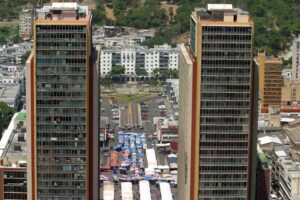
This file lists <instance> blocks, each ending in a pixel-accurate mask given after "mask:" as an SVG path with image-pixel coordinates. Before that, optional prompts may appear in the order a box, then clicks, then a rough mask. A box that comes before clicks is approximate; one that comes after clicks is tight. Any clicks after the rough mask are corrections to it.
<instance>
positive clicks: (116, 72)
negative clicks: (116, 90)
mask: <svg viewBox="0 0 300 200" xmlns="http://www.w3.org/2000/svg"><path fill="white" fill-rule="evenodd" d="M125 70H126V68H125V67H123V66H114V67H112V69H111V73H112V75H121V74H124V73H125Z"/></svg>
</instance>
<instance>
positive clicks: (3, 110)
mask: <svg viewBox="0 0 300 200" xmlns="http://www.w3.org/2000/svg"><path fill="white" fill-rule="evenodd" d="M14 113H15V110H14V109H13V108H11V107H9V106H8V105H7V104H6V103H5V102H3V101H0V135H1V136H2V132H3V131H4V129H6V128H7V126H8V125H9V122H10V120H11V118H12V116H13V115H14Z"/></svg>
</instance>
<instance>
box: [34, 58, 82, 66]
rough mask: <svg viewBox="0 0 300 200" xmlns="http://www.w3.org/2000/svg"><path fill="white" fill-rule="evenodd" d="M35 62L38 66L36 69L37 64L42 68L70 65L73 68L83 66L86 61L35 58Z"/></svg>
mask: <svg viewBox="0 0 300 200" xmlns="http://www.w3.org/2000/svg"><path fill="white" fill-rule="evenodd" d="M36 62H37V64H38V66H37V67H39V64H41V66H44V65H42V64H46V66H49V65H52V64H53V65H65V64H72V65H73V66H77V65H80V66H85V65H82V64H85V63H86V59H84V58H37V59H36Z"/></svg>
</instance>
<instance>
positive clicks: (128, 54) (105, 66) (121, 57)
mask: <svg viewBox="0 0 300 200" xmlns="http://www.w3.org/2000/svg"><path fill="white" fill-rule="evenodd" d="M114 66H124V67H125V69H126V71H125V74H126V75H136V74H137V73H138V72H137V71H138V70H145V71H146V72H147V73H148V75H151V73H152V71H153V70H154V69H156V68H159V69H162V70H164V69H178V49H177V48H172V47H171V46H168V45H161V46H155V47H154V48H150V49H148V48H146V47H144V46H139V45H134V46H117V47H113V48H107V49H105V48H104V49H102V50H101V52H100V74H101V76H105V75H106V74H108V73H109V72H110V71H111V70H112V68H113V67H114Z"/></svg>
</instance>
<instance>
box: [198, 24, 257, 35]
mask: <svg viewBox="0 0 300 200" xmlns="http://www.w3.org/2000/svg"><path fill="white" fill-rule="evenodd" d="M202 30H203V31H204V32H206V31H208V32H228V33H235V32H237V33H240V32H246V33H251V30H252V28H251V27H243V26H203V27H202Z"/></svg>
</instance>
